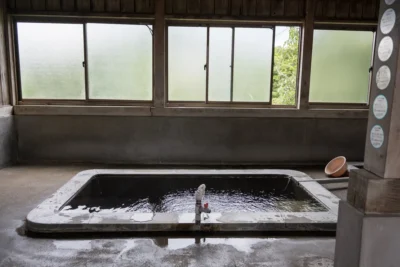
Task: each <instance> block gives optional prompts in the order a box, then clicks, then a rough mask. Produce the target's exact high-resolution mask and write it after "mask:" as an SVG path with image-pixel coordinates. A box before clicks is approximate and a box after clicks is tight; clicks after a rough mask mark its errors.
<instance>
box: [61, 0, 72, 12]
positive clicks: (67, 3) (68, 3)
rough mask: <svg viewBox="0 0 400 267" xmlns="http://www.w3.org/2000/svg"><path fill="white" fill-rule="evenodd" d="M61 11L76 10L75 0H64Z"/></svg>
mask: <svg viewBox="0 0 400 267" xmlns="http://www.w3.org/2000/svg"><path fill="white" fill-rule="evenodd" d="M61 9H62V10H64V11H74V10H75V0H62V2H61Z"/></svg>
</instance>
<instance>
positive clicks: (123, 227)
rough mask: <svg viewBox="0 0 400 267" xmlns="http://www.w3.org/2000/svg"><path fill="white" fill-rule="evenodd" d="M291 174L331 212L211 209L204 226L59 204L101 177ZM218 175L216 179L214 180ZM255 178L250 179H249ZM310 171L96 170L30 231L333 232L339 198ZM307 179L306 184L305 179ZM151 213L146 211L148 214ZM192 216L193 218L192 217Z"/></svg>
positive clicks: (60, 195)
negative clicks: (68, 208)
mask: <svg viewBox="0 0 400 267" xmlns="http://www.w3.org/2000/svg"><path fill="white" fill-rule="evenodd" d="M109 174H113V175H135V174H137V175H146V174H149V175H167V174H170V175H171V174H177V175H179V174H181V175H182V174H188V175H191V174H201V175H266V174H269V175H287V176H290V177H291V178H292V179H293V180H295V181H296V182H297V183H298V186H301V187H302V188H303V189H304V190H305V191H306V192H307V193H308V194H310V195H311V196H312V197H313V198H315V199H316V200H317V201H318V202H320V203H321V204H322V205H323V206H324V207H325V208H326V209H327V211H322V212H240V213H211V214H210V218H209V219H207V220H205V221H204V220H202V223H201V225H200V226H196V225H195V224H194V212H193V213H154V214H153V217H152V219H151V220H150V221H135V220H133V219H132V218H133V216H134V215H135V216H138V215H139V216H140V213H137V212H120V213H118V212H113V213H106V214H104V213H102V214H97V213H89V212H88V211H87V210H78V211H74V212H63V211H60V208H61V207H63V206H64V205H65V203H67V202H68V201H69V200H70V199H71V198H73V197H74V196H75V195H76V194H77V192H79V190H81V189H82V188H83V187H84V186H85V185H86V183H88V182H89V181H90V180H91V179H92V178H94V177H96V176H97V175H109ZM216 179H218V178H216ZM249 179H251V178H249ZM310 179H312V178H311V177H309V176H308V175H307V174H305V173H303V172H299V171H294V170H283V169H245V170H237V169H226V170H215V169H208V170H207V169H172V170H171V169H166V170H161V169H157V170H155V169H146V170H143V169H138V170H135V169H123V170H121V169H92V170H86V171H82V172H79V173H78V174H76V175H75V176H74V177H73V178H72V179H70V180H69V181H68V182H67V183H66V184H64V185H63V186H62V187H61V188H60V189H58V190H57V191H56V192H55V193H54V194H53V195H51V196H50V197H49V198H47V199H46V200H45V201H43V202H42V203H41V204H39V205H38V206H37V207H36V208H35V209H33V210H32V211H31V212H30V213H29V214H28V216H27V224H26V226H27V229H28V230H29V231H32V232H36V233H67V232H80V233H82V232H143V231H151V232H165V231H212V232H228V231H229V232H231V231H233V232H235V231H309V230H310V231H335V230H336V223H337V214H338V203H339V199H338V198H337V197H336V196H335V195H333V194H332V193H331V192H329V191H328V190H327V189H325V188H324V187H322V186H321V185H320V184H319V183H318V182H310V181H309V180H310ZM306 180H308V182H305V183H302V181H306ZM147 214H148V213H147ZM192 217H193V218H192Z"/></svg>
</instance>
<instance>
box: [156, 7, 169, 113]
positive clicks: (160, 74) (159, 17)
mask: <svg viewBox="0 0 400 267" xmlns="http://www.w3.org/2000/svg"><path fill="white" fill-rule="evenodd" d="M155 12H156V15H155V23H154V35H153V38H154V60H153V61H154V106H155V107H164V99H165V95H166V92H165V89H166V86H165V68H166V66H165V1H164V0H157V1H156V6H155Z"/></svg>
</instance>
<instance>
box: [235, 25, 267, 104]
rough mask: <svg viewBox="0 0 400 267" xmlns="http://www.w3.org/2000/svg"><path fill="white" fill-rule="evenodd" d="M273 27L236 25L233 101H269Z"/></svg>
mask: <svg viewBox="0 0 400 267" xmlns="http://www.w3.org/2000/svg"><path fill="white" fill-rule="evenodd" d="M272 33H273V31H272V29H264V28H235V51H234V74H233V101H239V102H268V101H269V100H270V88H271V62H272V46H273V42H272V39H273V38H272V35H273V34H272Z"/></svg>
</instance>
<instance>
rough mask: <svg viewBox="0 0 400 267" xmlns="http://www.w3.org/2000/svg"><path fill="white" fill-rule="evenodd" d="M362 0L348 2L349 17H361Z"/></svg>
mask: <svg viewBox="0 0 400 267" xmlns="http://www.w3.org/2000/svg"><path fill="white" fill-rule="evenodd" d="M363 2H364V1H363V0H352V1H351V2H350V18H351V19H359V18H362V10H363Z"/></svg>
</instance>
